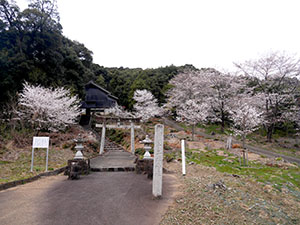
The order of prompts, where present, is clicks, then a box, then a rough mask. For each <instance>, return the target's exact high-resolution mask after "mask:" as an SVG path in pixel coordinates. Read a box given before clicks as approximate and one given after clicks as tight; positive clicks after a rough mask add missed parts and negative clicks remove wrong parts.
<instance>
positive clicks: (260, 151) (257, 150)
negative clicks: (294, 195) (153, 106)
mask: <svg viewBox="0 0 300 225" xmlns="http://www.w3.org/2000/svg"><path fill="white" fill-rule="evenodd" d="M164 123H165V124H166V125H168V126H170V127H173V128H175V129H176V130H178V131H182V130H185V129H184V128H183V127H181V126H179V125H178V124H177V123H176V122H175V121H173V120H170V119H168V118H164ZM195 134H199V135H201V136H203V137H205V138H212V139H215V138H216V136H212V135H208V134H205V133H203V132H200V131H195ZM220 139H221V140H222V141H224V142H226V140H224V139H222V138H220ZM234 142H235V143H239V144H242V142H240V141H238V140H234ZM245 147H246V148H247V149H249V150H250V151H252V152H254V153H257V154H261V155H265V156H267V157H281V158H283V159H285V160H286V161H288V162H295V163H297V164H299V165H300V159H299V158H294V157H291V156H286V155H282V154H279V153H276V152H272V151H269V150H265V149H262V148H258V147H254V146H251V145H247V144H246V145H245Z"/></svg>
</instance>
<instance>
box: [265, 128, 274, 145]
mask: <svg viewBox="0 0 300 225" xmlns="http://www.w3.org/2000/svg"><path fill="white" fill-rule="evenodd" d="M273 130H274V125H273V124H272V125H270V126H269V127H268V128H267V141H268V142H272V135H273Z"/></svg>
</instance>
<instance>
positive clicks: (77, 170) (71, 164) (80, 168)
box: [65, 159, 91, 180]
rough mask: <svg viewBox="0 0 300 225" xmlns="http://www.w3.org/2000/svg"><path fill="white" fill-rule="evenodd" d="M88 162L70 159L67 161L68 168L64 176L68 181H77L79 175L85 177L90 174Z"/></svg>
mask: <svg viewBox="0 0 300 225" xmlns="http://www.w3.org/2000/svg"><path fill="white" fill-rule="evenodd" d="M90 169H91V168H90V160H89V159H87V160H85V159H71V160H68V166H67V169H66V171H65V175H67V176H69V178H68V179H72V180H74V179H79V178H80V175H87V174H89V173H90Z"/></svg>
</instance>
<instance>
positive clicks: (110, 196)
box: [0, 172, 176, 225]
mask: <svg viewBox="0 0 300 225" xmlns="http://www.w3.org/2000/svg"><path fill="white" fill-rule="evenodd" d="M175 191H176V178H175V177H173V176H172V175H169V174H167V175H164V177H163V198H162V199H161V200H153V199H152V181H151V180H148V179H147V178H146V176H145V175H137V174H135V173H132V172H115V173H108V172H103V173H92V174H90V175H88V176H82V178H81V179H80V180H67V178H66V177H64V176H56V177H52V178H45V179H41V180H39V181H36V182H33V183H29V184H25V185H22V186H19V187H16V188H12V189H9V190H5V191H2V192H0V202H1V204H0V224H10V225H14V224H18V225H19V224H25V225H27V224H28V225H29V224H43V225H50V224H51V225H52V224H53V225H54V224H55V225H68V224H72V225H79V224H87V225H89V224H91V225H97V224H103V225H106V224H113V225H117V224H120V225H127V224H128V225H129V224H130V225H135V224H136V225H143V224H144V225H147V224H149V225H150V224H151V225H153V224H158V223H159V221H160V219H161V216H162V215H163V214H164V213H165V211H166V210H167V207H168V206H169V205H170V204H172V202H173V197H174V193H175Z"/></svg>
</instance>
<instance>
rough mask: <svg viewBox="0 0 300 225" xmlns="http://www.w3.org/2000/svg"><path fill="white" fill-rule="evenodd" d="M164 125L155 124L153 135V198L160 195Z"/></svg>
mask: <svg viewBox="0 0 300 225" xmlns="http://www.w3.org/2000/svg"><path fill="white" fill-rule="evenodd" d="M163 148H164V125H162V124H157V125H155V136H154V165H153V182H152V194H153V196H154V197H155V198H160V197H161V196H162V175H163V156H164V152H163V150H164V149H163Z"/></svg>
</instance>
